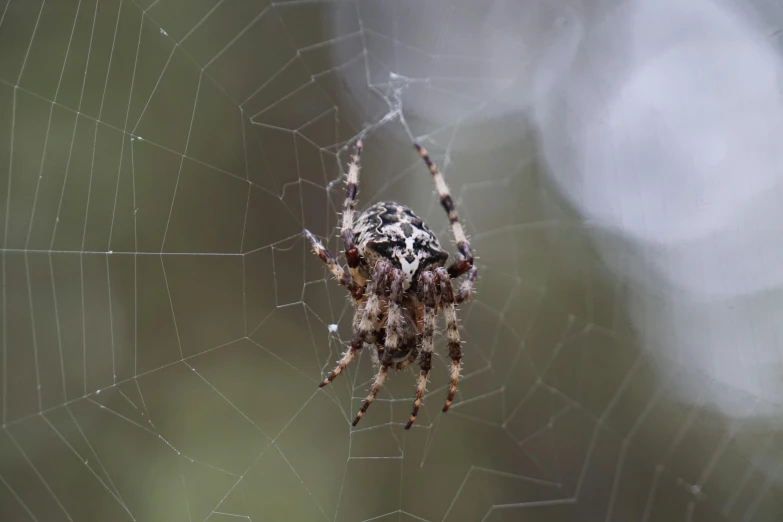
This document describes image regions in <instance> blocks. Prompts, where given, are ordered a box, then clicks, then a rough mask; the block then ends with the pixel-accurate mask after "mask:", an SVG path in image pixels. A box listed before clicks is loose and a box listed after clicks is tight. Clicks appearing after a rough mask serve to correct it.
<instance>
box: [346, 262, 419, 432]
mask: <svg viewBox="0 0 783 522" xmlns="http://www.w3.org/2000/svg"><path fill="white" fill-rule="evenodd" d="M378 264H379V265H380V264H381V263H378ZM384 265H385V266H389V265H388V263H385V262H384ZM376 266H377V265H376ZM376 270H377V268H376ZM388 273H389V276H390V277H389V279H390V282H391V288H390V292H389V310H388V315H387V320H386V339H385V342H384V347H383V352H382V356H381V367H380V368H379V370H378V375H377V376H376V377H375V382H374V383H373V386H372V389H371V390H370V394H369V395H368V396H367V399H365V401H364V405H362V409H361V410H359V413H358V414H357V415H356V419H354V421H353V425H354V426H356V425H357V424H358V423H359V421H360V420H362V417H363V416H364V414H365V412H366V411H367V408H369V407H370V405H371V404H372V402H373V401H374V400H375V396H376V395H378V392H379V391H380V390H381V387H382V386H383V381H384V380H385V379H386V374H387V373H388V371H389V367H390V366H393V365H395V364H396V363H395V361H394V356H395V352H397V350H398V349H399V348H400V346H401V344H402V343H404V342H405V333H406V332H405V317H404V315H403V313H402V299H403V297H404V295H405V294H404V289H403V283H404V281H405V276H404V274H403V273H402V270H400V269H399V268H390V269H389V272H388Z"/></svg>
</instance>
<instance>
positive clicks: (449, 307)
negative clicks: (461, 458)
mask: <svg viewBox="0 0 783 522" xmlns="http://www.w3.org/2000/svg"><path fill="white" fill-rule="evenodd" d="M435 277H436V279H437V280H438V283H439V284H440V288H439V291H440V303H441V306H442V307H443V313H444V315H445V316H446V326H447V330H448V340H449V357H450V358H451V385H450V386H449V395H448V397H447V398H446V404H445V405H444V406H443V411H444V412H447V411H448V410H449V407H450V406H451V403H452V401H453V400H454V394H455V393H456V391H457V380H458V379H459V373H460V363H461V361H462V341H461V340H460V337H459V325H458V323H457V310H456V308H455V306H454V302H455V299H454V288H453V287H452V285H451V278H450V277H449V274H448V273H447V272H446V269H445V268H438V269H436V270H435Z"/></svg>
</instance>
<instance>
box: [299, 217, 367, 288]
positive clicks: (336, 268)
mask: <svg viewBox="0 0 783 522" xmlns="http://www.w3.org/2000/svg"><path fill="white" fill-rule="evenodd" d="M304 232H305V235H306V236H307V239H308V240H310V244H311V245H312V246H313V252H315V253H316V255H317V256H318V257H320V258H321V260H322V261H323V262H324V263H326V266H328V267H329V270H330V271H331V272H332V275H334V277H335V279H337V281H338V282H339V283H340V284H341V285H343V286H344V287H346V288H347V289H348V290H349V291H350V292H351V295H352V296H353V298H354V299H357V300H358V299H361V298H362V296H363V295H364V288H362V287H361V286H359V285H358V284H357V283H356V281H355V280H354V278H353V277H352V276H351V274H346V273H345V270H343V267H341V266H340V265H339V264H338V263H337V261H336V260H335V259H334V256H333V255H332V254H331V252H329V250H327V249H326V247H325V246H323V245H322V244H321V242H320V241H318V239H316V237H315V236H314V235H313V233H312V232H310V231H309V230H307V229H305V231H304Z"/></svg>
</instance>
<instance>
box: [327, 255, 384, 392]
mask: <svg viewBox="0 0 783 522" xmlns="http://www.w3.org/2000/svg"><path fill="white" fill-rule="evenodd" d="M388 275H389V266H388V263H383V264H381V263H378V265H376V269H375V274H374V275H373V279H372V281H371V282H370V290H369V292H368V293H369V294H370V295H369V297H368V298H367V302H366V303H364V306H363V308H360V309H357V311H356V313H357V315H359V314H361V315H360V318H359V321H358V324H357V327H356V331H355V332H354V335H353V339H352V340H351V346H350V347H349V348H348V350H346V351H345V353H344V354H343V356H342V358H341V359H340V362H339V363H338V364H337V367H336V368H335V369H334V371H332V373H330V374H329V376H328V377H327V378H326V379H324V380H323V382H321V384H320V386H321V387H324V386H326V385H327V384H329V383H330V382H332V381H333V380H334V379H335V377H337V376H338V375H340V373H342V371H343V370H345V368H346V367H347V366H348V365H349V364H351V361H353V358H354V356H355V355H356V352H358V351H359V350H360V349H361V348H362V346H364V343H365V341H366V340H367V336H368V335H369V334H370V333H372V332H373V331H374V329H375V320H376V319H377V317H378V316H379V315H380V312H381V297H382V296H383V295H384V293H385V287H386V286H388V283H387V279H388Z"/></svg>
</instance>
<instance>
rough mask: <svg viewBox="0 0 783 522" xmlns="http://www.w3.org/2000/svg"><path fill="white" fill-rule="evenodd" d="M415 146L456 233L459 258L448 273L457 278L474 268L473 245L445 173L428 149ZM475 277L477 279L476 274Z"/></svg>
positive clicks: (453, 231)
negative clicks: (456, 206)
mask: <svg viewBox="0 0 783 522" xmlns="http://www.w3.org/2000/svg"><path fill="white" fill-rule="evenodd" d="M413 146H414V147H416V150H417V151H419V155H420V156H421V157H422V159H423V160H424V163H426V164H427V168H428V169H430V173H431V174H432V179H433V180H434V181H435V188H436V189H437V190H438V197H439V198H440V204H441V206H442V207H443V209H444V210H445V211H446V214H448V216H449V223H450V224H451V232H452V234H454V239H455V240H456V242H457V260H456V261H455V262H454V263H453V264H452V265H451V266H450V267H449V268H448V273H449V275H450V276H451V277H452V278H455V279H456V278H457V277H459V276H461V275H462V274H464V273H465V272H467V271H468V270H471V269H473V247H471V246H470V241H468V238H467V237H466V236H465V231H464V230H463V228H462V223H460V221H459V215H458V214H457V209H456V208H455V206H454V200H453V199H452V198H451V193H450V192H449V187H448V185H446V180H444V179H443V174H441V172H440V170H438V166H437V165H435V162H433V161H432V159H431V158H430V155H429V153H428V152H427V149H425V148H424V147H422V146H421V145H419V144H418V143H414V144H413ZM473 279H475V275H474V277H473Z"/></svg>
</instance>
